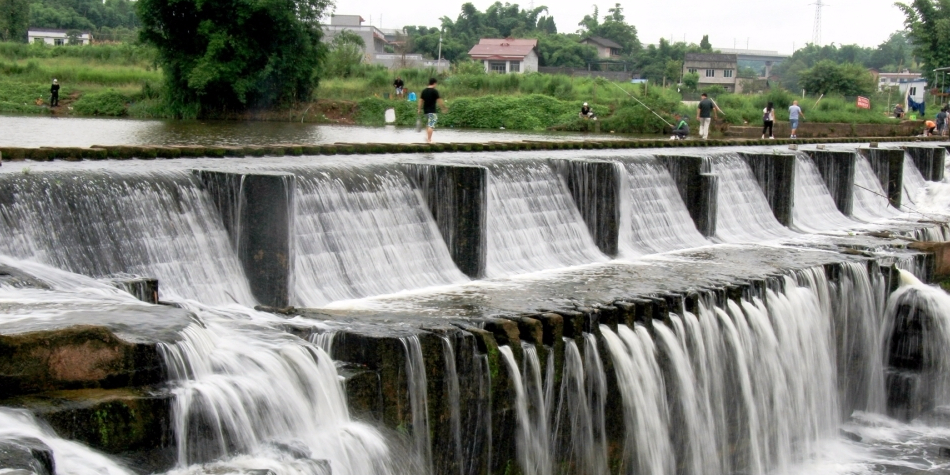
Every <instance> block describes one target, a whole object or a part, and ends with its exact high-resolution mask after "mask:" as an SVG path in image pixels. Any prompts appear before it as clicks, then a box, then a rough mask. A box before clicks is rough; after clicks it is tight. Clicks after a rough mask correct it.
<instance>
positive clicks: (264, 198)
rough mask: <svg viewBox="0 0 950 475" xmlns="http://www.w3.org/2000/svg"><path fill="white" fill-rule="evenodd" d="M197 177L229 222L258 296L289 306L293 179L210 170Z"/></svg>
mask: <svg viewBox="0 0 950 475" xmlns="http://www.w3.org/2000/svg"><path fill="white" fill-rule="evenodd" d="M196 173H197V175H198V177H199V178H200V179H201V181H202V183H204V185H205V186H206V187H207V189H208V191H209V192H210V193H211V197H212V199H213V200H214V203H215V205H216V206H217V208H218V211H219V212H220V213H221V215H222V216H223V218H224V225H225V228H226V229H227V230H228V234H229V235H230V236H231V241H232V243H233V244H234V246H235V249H236V250H237V255H238V258H239V259H240V260H241V264H242V266H243V267H244V273H245V274H246V275H247V280H248V283H249V284H250V287H251V293H252V294H254V298H256V299H257V300H258V302H260V303H261V304H262V305H266V306H269V307H274V308H285V307H288V306H290V303H291V300H292V295H291V281H292V275H293V252H292V251H293V234H294V233H293V224H294V217H293V215H292V213H293V209H294V190H295V187H296V179H295V178H294V176H293V175H291V174H287V173H259V172H256V173H254V174H241V173H231V172H218V171H209V170H199V171H197V172H196Z"/></svg>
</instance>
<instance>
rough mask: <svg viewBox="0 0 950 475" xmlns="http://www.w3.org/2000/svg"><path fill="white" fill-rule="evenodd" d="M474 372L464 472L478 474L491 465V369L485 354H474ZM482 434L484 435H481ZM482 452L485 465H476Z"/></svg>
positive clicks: (467, 425)
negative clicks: (469, 433)
mask: <svg viewBox="0 0 950 475" xmlns="http://www.w3.org/2000/svg"><path fill="white" fill-rule="evenodd" d="M473 363H474V366H473V368H474V373H475V386H476V388H477V389H476V391H475V394H476V404H475V408H474V410H471V409H470V411H469V414H468V416H467V417H466V421H467V422H468V423H467V424H466V432H468V431H469V430H471V429H474V430H473V431H472V432H473V433H474V436H472V437H466V438H465V440H467V441H469V443H468V444H466V446H465V447H464V448H465V458H464V459H463V460H465V461H467V462H468V464H467V465H464V466H463V468H464V473H467V474H472V475H474V474H478V473H482V471H483V470H490V467H492V419H491V416H492V415H491V407H492V401H491V369H490V367H489V363H488V355H487V354H481V355H480V354H477V352H476V353H475V355H474V361H473ZM483 436H484V437H483ZM482 454H484V456H485V465H484V466H478V465H476V462H477V461H478V459H479V457H480V456H482Z"/></svg>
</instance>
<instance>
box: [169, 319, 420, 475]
mask: <svg viewBox="0 0 950 475" xmlns="http://www.w3.org/2000/svg"><path fill="white" fill-rule="evenodd" d="M187 309H188V310H190V311H192V312H194V313H195V314H196V315H197V316H198V319H199V321H200V324H192V325H190V326H189V327H187V328H186V329H185V330H184V331H183V332H182V340H181V341H180V342H178V343H169V344H160V346H159V350H160V351H161V353H162V355H163V357H164V359H165V364H166V367H167V368H168V371H169V376H170V380H171V382H172V384H173V394H174V396H175V400H174V405H173V408H172V412H173V414H172V427H173V430H174V434H175V440H176V442H177V450H178V452H177V457H178V464H179V468H178V470H176V471H174V472H172V473H176V474H178V473H180V474H192V473H194V474H197V473H206V472H205V471H206V470H212V471H214V470H226V469H229V470H239V469H251V468H254V469H257V468H261V467H273V468H274V470H276V471H291V472H293V473H301V474H312V475H317V474H320V475H324V474H326V473H328V472H327V470H328V469H332V472H333V473H334V474H352V475H358V474H381V475H384V474H392V473H395V472H398V470H397V468H396V467H397V466H398V465H399V464H401V463H407V464H408V463H410V462H409V461H408V460H406V458H405V457H402V456H400V454H399V453H394V452H393V451H391V450H390V449H389V447H388V445H387V443H386V441H385V440H383V438H382V437H381V436H380V435H379V434H378V433H377V432H376V430H375V429H372V428H370V427H369V426H365V425H363V424H360V423H356V422H353V421H351V420H350V417H349V411H348V409H347V405H346V396H345V395H344V392H343V388H342V385H341V382H340V378H339V375H338V374H337V371H336V368H335V366H334V363H333V360H331V359H330V357H329V356H327V354H326V353H325V352H324V351H323V350H321V349H319V348H318V347H316V346H314V345H312V344H309V343H307V342H304V341H302V340H300V339H298V338H295V337H292V336H290V335H288V334H285V333H281V332H278V331H275V330H274V328H273V326H272V323H271V322H270V321H271V320H272V319H273V317H272V316H270V315H268V314H261V313H257V312H254V311H252V310H248V309H240V308H237V307H235V308H227V309H224V308H206V307H203V306H200V305H197V304H190V305H188V306H187ZM275 323H276V322H275ZM262 335H267V337H266V338H262ZM288 453H289V454H293V456H291V455H288ZM328 464H329V466H328Z"/></svg>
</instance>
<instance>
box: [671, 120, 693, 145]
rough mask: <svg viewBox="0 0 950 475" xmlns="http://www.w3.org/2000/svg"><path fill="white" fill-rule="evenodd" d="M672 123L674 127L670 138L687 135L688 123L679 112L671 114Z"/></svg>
mask: <svg viewBox="0 0 950 475" xmlns="http://www.w3.org/2000/svg"><path fill="white" fill-rule="evenodd" d="M673 123H674V124H676V128H675V129H673V136H672V137H670V140H683V139H685V138H686V137H687V136H688V135H689V124H687V123H686V118H685V117H683V116H681V115H679V114H673Z"/></svg>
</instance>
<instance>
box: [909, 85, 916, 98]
mask: <svg viewBox="0 0 950 475" xmlns="http://www.w3.org/2000/svg"><path fill="white" fill-rule="evenodd" d="M910 95H912V96H916V95H917V86H914V87H912V88H910Z"/></svg>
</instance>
